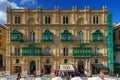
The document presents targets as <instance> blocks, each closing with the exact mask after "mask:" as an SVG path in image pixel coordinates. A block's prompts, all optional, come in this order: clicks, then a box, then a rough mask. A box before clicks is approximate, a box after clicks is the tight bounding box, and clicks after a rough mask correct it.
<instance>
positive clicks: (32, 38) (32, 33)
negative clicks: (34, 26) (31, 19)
mask: <svg viewBox="0 0 120 80" xmlns="http://www.w3.org/2000/svg"><path fill="white" fill-rule="evenodd" d="M30 42H35V32H33V31H32V32H30Z"/></svg>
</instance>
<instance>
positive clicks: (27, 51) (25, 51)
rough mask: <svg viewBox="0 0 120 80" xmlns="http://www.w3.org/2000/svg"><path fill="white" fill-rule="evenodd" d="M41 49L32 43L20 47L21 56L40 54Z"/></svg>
mask: <svg viewBox="0 0 120 80" xmlns="http://www.w3.org/2000/svg"><path fill="white" fill-rule="evenodd" d="M41 54H42V49H41V48H40V47H36V46H34V45H28V47H22V56H41Z"/></svg>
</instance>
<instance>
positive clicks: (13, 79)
mask: <svg viewBox="0 0 120 80" xmlns="http://www.w3.org/2000/svg"><path fill="white" fill-rule="evenodd" d="M21 76H22V77H25V80H39V79H41V80H51V79H52V78H53V77H55V75H43V76H42V77H40V76H36V77H33V75H26V76H24V75H21ZM92 76H93V77H98V76H99V75H92ZM2 77H5V78H7V79H8V80H16V78H17V76H16V75H10V76H5V75H3V73H2V72H0V80H1V78H2ZM105 77H106V78H113V79H115V80H117V77H116V76H113V77H112V76H109V75H105ZM62 79H63V80H67V79H66V78H62ZM81 79H82V80H88V78H87V77H81ZM118 80H120V79H118Z"/></svg>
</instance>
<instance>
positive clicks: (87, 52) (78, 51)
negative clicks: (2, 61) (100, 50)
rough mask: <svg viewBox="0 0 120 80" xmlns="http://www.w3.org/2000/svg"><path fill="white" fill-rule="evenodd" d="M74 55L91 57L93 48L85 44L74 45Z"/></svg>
mask: <svg viewBox="0 0 120 80" xmlns="http://www.w3.org/2000/svg"><path fill="white" fill-rule="evenodd" d="M72 56H74V57H91V56H92V48H91V47H86V46H84V45H81V46H78V47H73V48H72Z"/></svg>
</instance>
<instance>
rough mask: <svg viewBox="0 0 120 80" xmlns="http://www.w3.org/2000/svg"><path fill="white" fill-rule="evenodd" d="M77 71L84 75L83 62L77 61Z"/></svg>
mask: <svg viewBox="0 0 120 80" xmlns="http://www.w3.org/2000/svg"><path fill="white" fill-rule="evenodd" d="M78 71H79V72H80V73H81V74H84V62H83V61H79V62H78Z"/></svg>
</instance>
